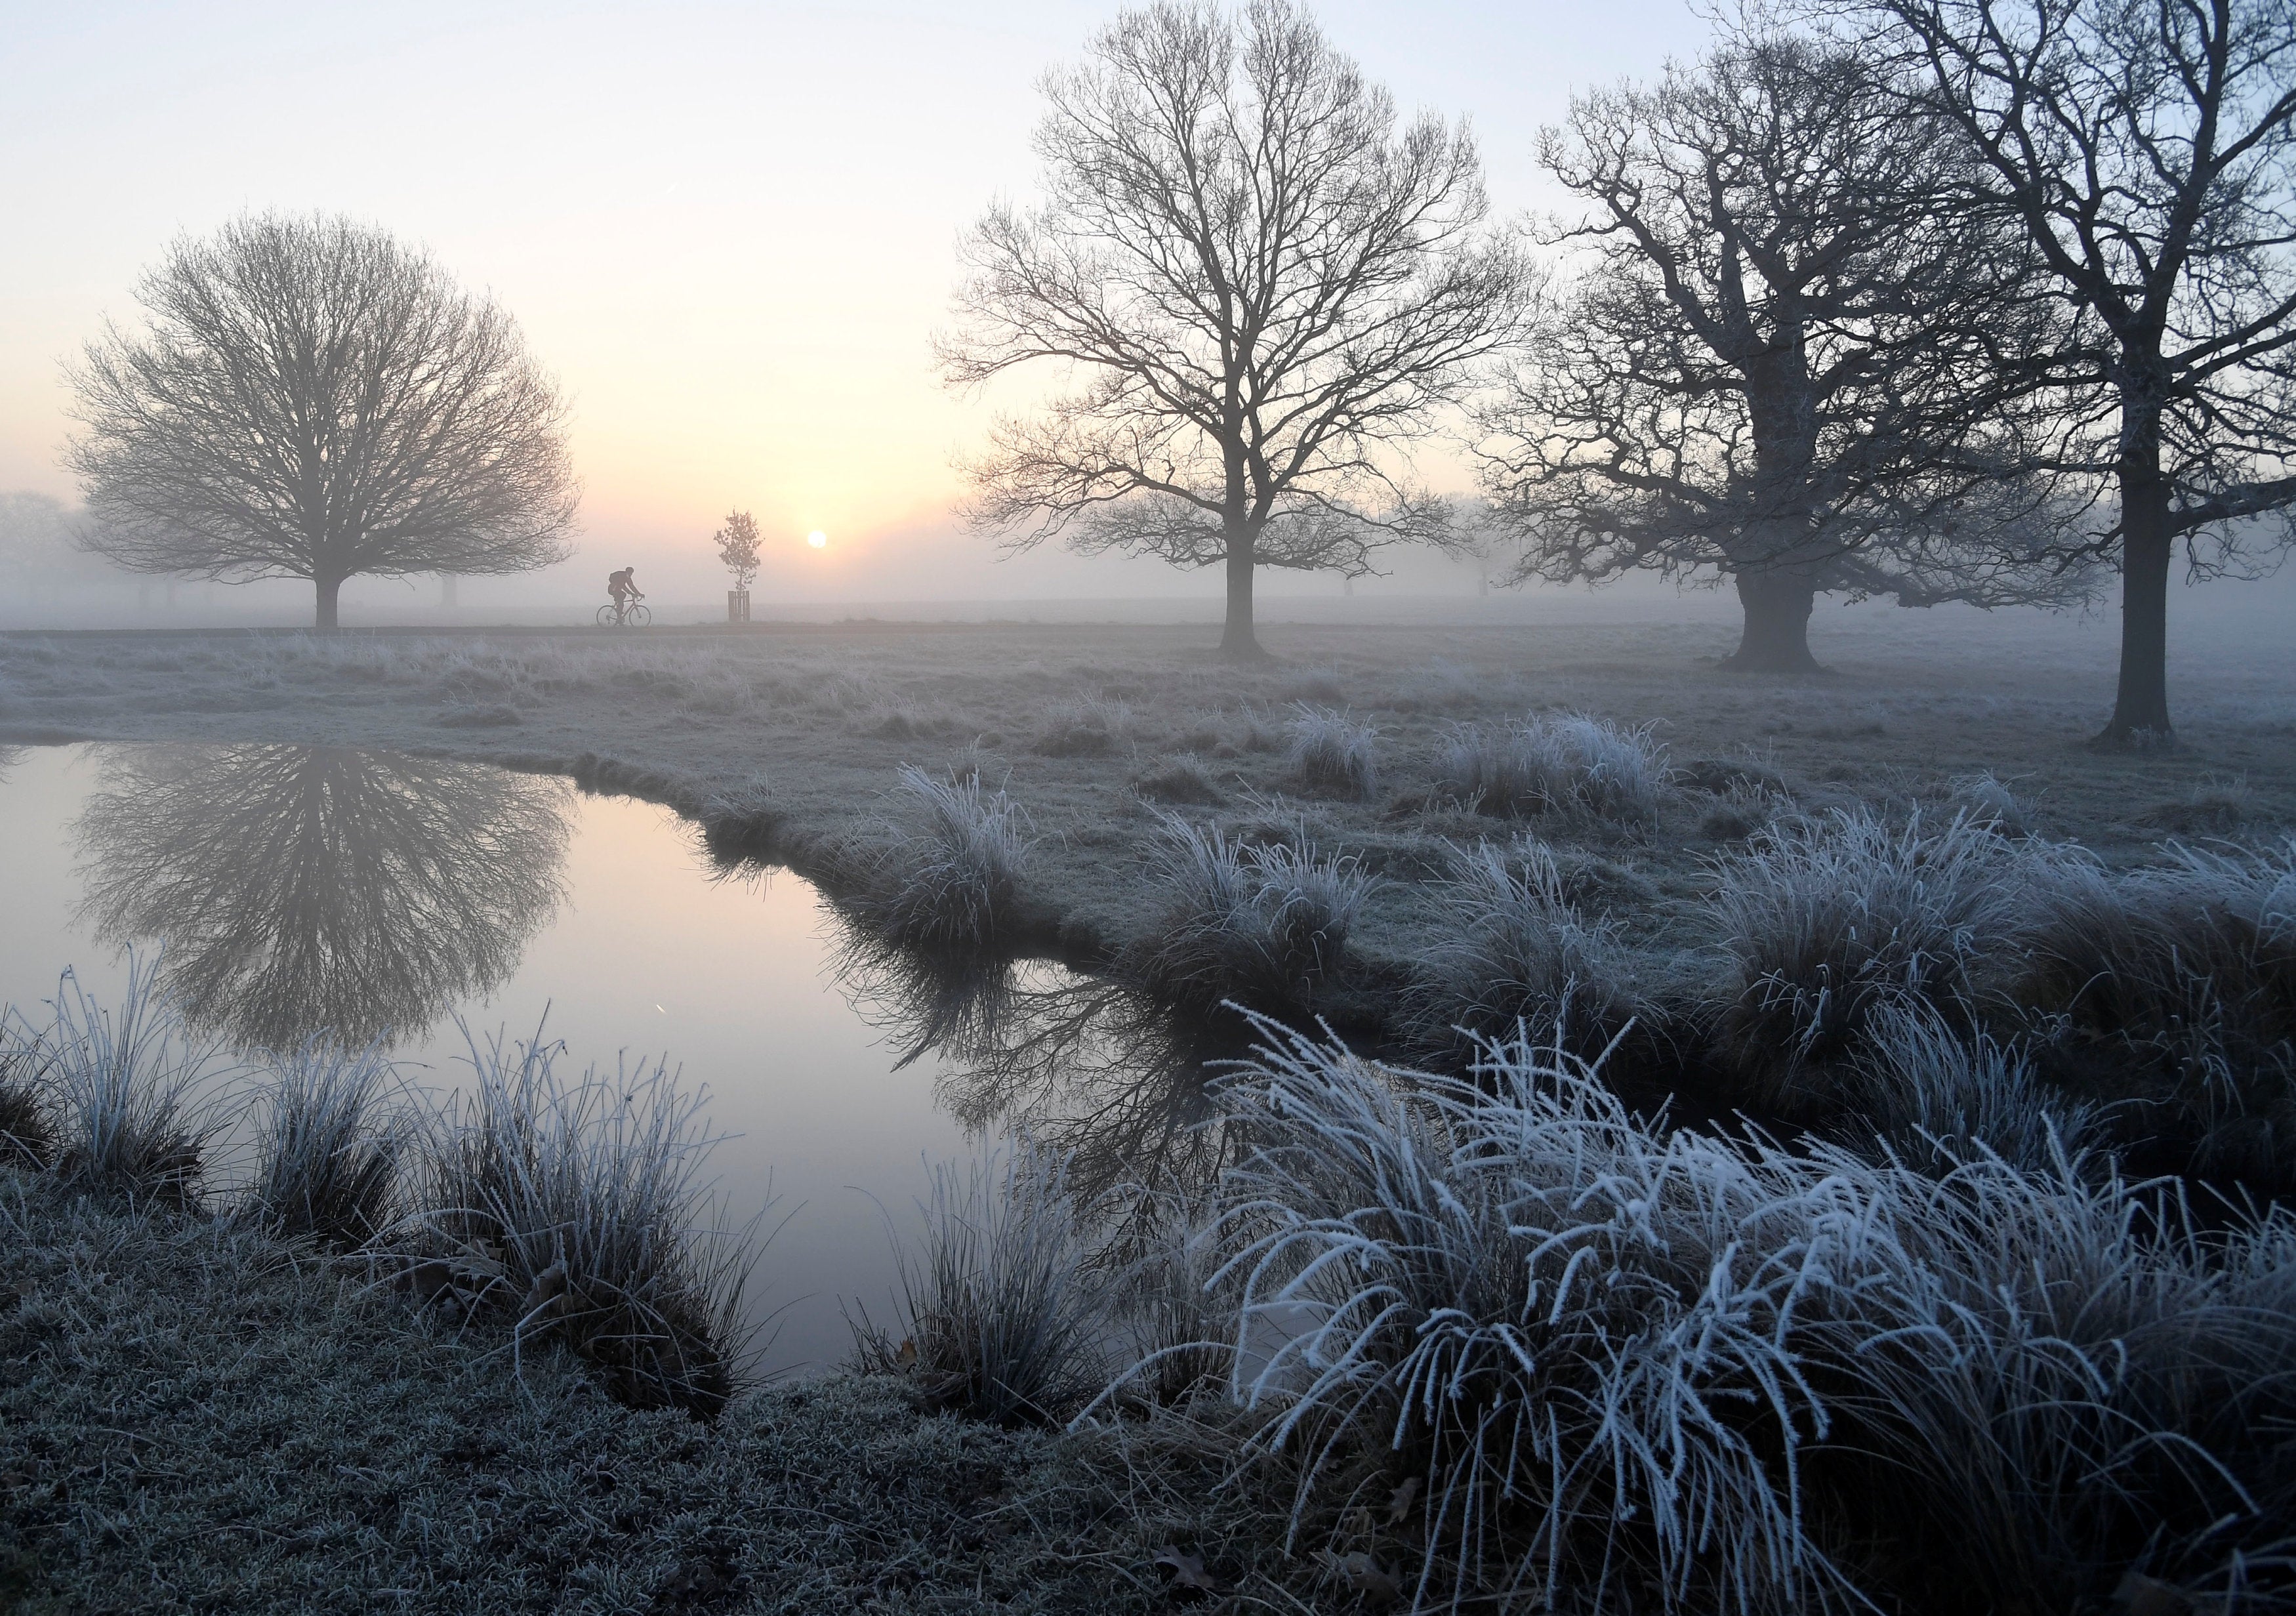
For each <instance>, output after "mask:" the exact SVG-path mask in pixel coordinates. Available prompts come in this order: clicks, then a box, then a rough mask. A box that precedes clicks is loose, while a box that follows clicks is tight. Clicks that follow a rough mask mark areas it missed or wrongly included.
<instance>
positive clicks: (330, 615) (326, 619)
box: [311, 578, 343, 628]
mask: <svg viewBox="0 0 2296 1616" xmlns="http://www.w3.org/2000/svg"><path fill="white" fill-rule="evenodd" d="M311 581H312V582H313V583H314V584H315V585H316V586H317V587H318V591H319V627H320V628H335V627H337V626H338V625H337V623H336V621H335V597H336V595H339V594H340V593H341V592H342V587H343V580H342V579H340V578H313V579H312V580H311Z"/></svg>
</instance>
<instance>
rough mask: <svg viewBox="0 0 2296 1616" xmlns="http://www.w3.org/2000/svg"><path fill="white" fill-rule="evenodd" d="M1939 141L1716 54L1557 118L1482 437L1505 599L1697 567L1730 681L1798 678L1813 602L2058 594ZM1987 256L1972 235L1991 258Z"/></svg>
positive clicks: (1982, 284) (2034, 318) (1737, 47)
mask: <svg viewBox="0 0 2296 1616" xmlns="http://www.w3.org/2000/svg"><path fill="white" fill-rule="evenodd" d="M1952 147H1953V140H1952V136H1951V131H1950V130H1948V129H1946V128H1944V127H1941V126H1939V124H1938V123H1937V122H1936V121H1935V120H1933V119H1922V118H1920V117H1918V116H1915V115H1911V114H1908V113H1907V111H1906V110H1905V108H1904V106H1903V103H1902V101H1901V100H1900V99H1898V98H1893V97H1891V96H1890V95H1888V94H1884V93H1883V90H1882V86H1880V85H1878V84H1877V82H1876V81H1875V78H1874V74H1873V73H1872V72H1871V71H1870V70H1868V68H1867V67H1866V65H1865V64H1864V63H1863V62H1861V61H1859V60H1858V59H1857V57H1856V56H1855V55H1854V54H1852V53H1848V52H1842V51H1833V50H1827V49H1825V48H1821V47H1817V46H1814V45H1810V44H1808V43H1807V42H1802V41H1797V40H1793V39H1791V38H1783V37H1769V38H1757V39H1752V40H1747V41H1741V42H1739V43H1736V44H1734V45H1730V46H1728V47H1726V48H1725V49H1723V50H1721V51H1719V52H1718V53H1715V54H1714V55H1713V56H1712V57H1710V59H1709V60H1708V61H1706V62H1703V63H1702V64H1698V65H1695V66H1687V67H1676V68H1672V69H1669V71H1668V73H1667V75H1666V77H1665V78H1664V79H1663V80H1662V81H1661V83H1660V84H1659V86H1657V87H1656V88H1654V89H1651V90H1636V89H1632V88H1621V89H1618V90H1612V91H1605V92H1601V93H1597V94H1588V95H1585V96H1581V97H1579V99H1578V100H1577V101H1575V102H1574V103H1572V107H1571V111H1570V120H1569V125H1568V127H1567V128H1566V129H1549V130H1548V131H1547V132H1546V136H1545V139H1544V141H1543V144H1542V151H1541V156H1542V159H1543V160H1544V162H1545V164H1546V167H1547V168H1548V169H1549V170H1550V171H1551V172H1553V174H1554V176H1555V177H1556V178H1557V179H1559V180H1560V181H1561V182H1562V184H1563V185H1565V186H1566V187H1568V188H1569V189H1570V191H1571V192H1572V193H1575V194H1576V195H1577V196H1578V197H1579V198H1581V199H1583V201H1585V202H1586V203H1587V215H1586V217H1584V218H1583V219H1582V220H1578V221H1570V222H1559V223H1557V224H1555V225H1554V226H1549V227H1548V228H1547V229H1546V231H1545V232H1543V234H1544V235H1545V237H1546V240H1547V242H1549V244H1551V245H1557V246H1561V247H1562V248H1563V249H1565V250H1566V251H1567V252H1568V253H1570V255H1571V258H1573V259H1574V260H1575V262H1576V265H1577V267H1578V270H1579V273H1578V274H1577V275H1576V276H1575V278H1574V280H1573V281H1572V282H1571V283H1570V284H1569V285H1567V286H1566V287H1564V288H1563V289H1562V291H1560V292H1559V294H1558V295H1557V296H1556V297H1555V298H1554V299H1553V300H1552V301H1551V302H1550V303H1549V304H1548V305H1547V306H1546V308H1544V309H1543V310H1542V312H1541V315H1540V318H1539V328H1538V332H1537V334H1536V335H1535V336H1534V338H1533V340H1532V341H1531V342H1530V343H1529V347H1528V350H1527V357H1526V358H1525V360H1524V361H1523V362H1522V364H1521V365H1520V366H1519V367H1518V368H1517V369H1516V371H1515V372H1514V373H1513V376H1512V378H1511V380H1510V383H1509V385H1508V387H1507V389H1506V390H1505V395H1504V397H1503V398H1500V399H1499V400H1497V402H1496V403H1495V404H1494V405H1493V406H1491V407H1489V408H1488V410H1487V411H1486V412H1485V414H1484V424H1485V425H1486V426H1487V427H1488V429H1489V431H1490V437H1489V438H1488V439H1487V440H1486V442H1485V446H1484V447H1485V451H1486V483H1487V486H1488V489H1489V491H1490V492H1491V494H1492V496H1493V505H1494V510H1495V513H1496V514H1497V519H1498V526H1499V528H1500V529H1501V531H1502V532H1503V533H1504V532H1508V531H1512V532H1513V535H1514V536H1515V537H1517V538H1518V540H1519V541H1520V542H1521V546H1522V547H1521V557H1520V560H1519V562H1518V563H1517V566H1516V569H1515V571H1514V574H1513V579H1512V581H1515V582H1521V581H1522V580H1523V579H1524V578H1532V577H1538V578H1550V579H1555V580H1562V579H1572V578H1584V579H1588V580H1596V579H1601V578H1609V577H1613V576H1616V575H1618V574H1620V573H1622V572H1625V571H1628V570H1631V569H1636V568H1648V569H1653V570H1659V571H1661V572H1662V573H1665V574H1668V575H1669V576H1677V577H1678V576H1685V575H1695V574H1698V573H1700V572H1718V573H1720V574H1722V575H1724V576H1726V577H1729V578H1732V579H1733V581H1734V583H1735V585H1736V587H1737V591H1738V595H1739V599H1740V602H1741V603H1742V605H1743V611H1744V628H1743V635H1742V637H1741V639H1740V642H1739V645H1738V649H1737V652H1736V653H1735V654H1734V656H1733V657H1732V658H1731V659H1730V663H1731V665H1732V666H1734V667H1736V668H1740V669H1762V670H1773V671H1790V670H1794V669H1809V668H1814V667H1816V663H1815V662H1814V661H1813V660H1812V659H1811V656H1810V652H1809V643H1808V622H1809V615H1810V611H1811V607H1812V604H1813V602H1814V601H1815V599H1816V596H1817V595H1819V594H1821V593H1841V594H1844V595H1850V596H1852V597H1863V596H1869V595H1889V596H1894V597H1895V598H1897V599H1898V600H1899V601H1900V602H1902V603H1906V604H1909V605H1926V604H1930V603H1936V602H1939V601H1947V600H1962V601H1972V602H1976V603H1980V604H1997V603H2003V602H2006V601H2013V600H2021V599H2028V598H2031V597H2032V596H2033V595H2036V594H2044V595H2046V594H2054V593H2060V592H2062V591H2064V590H2066V589H2067V588H2068V587H2073V586H2071V585H2069V582H2068V580H2067V579H2066V578H2063V577H2062V576H2059V575H2053V574H2051V573H2049V572H2047V571H2046V570H2044V569H2042V568H2041V567H2040V566H2039V565H2038V563H2039V562H2040V561H2041V560H2042V552H2043V550H2044V547H2045V546H2046V542H2047V540H2048V538H2049V537H2050V534H2051V529H2050V527H2049V525H2048V519H2049V517H2050V516H2051V515H2052V514H2053V513H2054V506H2053V504H2052V503H2051V502H2050V500H2049V499H2048V498H2047V494H2048V488H2047V485H2046V482H2045V481H2043V480H2039V479H2038V478H2036V477H2034V476H2031V475H2030V474H2021V473H2024V472H2026V469H2027V468H2028V466H2029V465H2030V462H2031V461H2032V460H2033V459H2034V458H2035V452H2036V449H2037V447H2039V446H2038V445H2037V444H2036V443H2035V442H2034V441H2033V440H2032V439H2030V437H2029V435H2028V434H2027V433H2026V432H2025V431H2022V430H2021V429H2022V428H2023V427H2024V426H2025V425H2026V424H2027V423H2028V419H2029V412H2028V411H2027V410H2026V409H2025V408H2024V407H2023V404H2022V401H2023V400H2024V399H2025V398H2027V397H2028V395H2029V393H2030V388H2031V387H2032V385H2033V384H2034V382H2035V380H2036V377H2035V373H2034V371H2033V367H2032V366H2031V365H2030V363H2029V360H2030V355H2031V353H2032V351H2033V350H2034V349H2035V348H2036V347H2037V346H2038V345H2039V344H2040V337H2041V335H2042V333H2043V332H2044V331H2045V330H2046V325H2047V314H2048V311H2047V309H2046V306H2045V305H2044V304H2041V303H2039V302H2038V300H2037V299H2035V298H2034V297H2033V296H2032V295H2031V294H2030V291H2029V290H2028V286H2027V277H2026V275H2025V273H2024V270H2025V267H2024V266H2023V264H2022V263H2021V249H2022V243H2021V241H2020V240H2019V239H2017V238H2016V237H2015V236H2013V235H2008V234H2003V233H2000V232H1995V233H1994V234H1993V235H1992V236H1989V235H1988V234H1986V233H1985V232H1984V230H1983V229H1982V228H1981V227H1980V226H1978V225H1977V224H1975V223H1974V222H1972V220H1970V219H1968V218H1967V217H1962V216H1956V215H1950V214H1948V213H1945V212H1942V211H1940V210H1939V208H1938V207H1937V193H1936V181H1937V178H1938V176H1939V174H1940V173H1941V172H1942V171H1943V170H1944V169H1945V168H1948V167H1949V166H1950V164H1951V162H1952V161H1953V156H1952ZM1996 238H1998V239H1996Z"/></svg>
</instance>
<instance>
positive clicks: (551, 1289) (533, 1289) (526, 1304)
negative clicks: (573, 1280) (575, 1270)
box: [518, 1258, 566, 1318]
mask: <svg viewBox="0 0 2296 1616" xmlns="http://www.w3.org/2000/svg"><path fill="white" fill-rule="evenodd" d="M565 1300H566V1259H564V1258H560V1259H558V1260H557V1261H556V1262H553V1263H552V1264H551V1265H550V1266H549V1267H546V1268H545V1269H543V1270H542V1272H541V1273H539V1274H537V1275H536V1276H534V1284H532V1285H531V1286H530V1287H529V1289H528V1291H527V1292H526V1300H524V1301H522V1302H521V1303H520V1304H519V1308H518V1311H519V1316H520V1317H521V1318H537V1317H539V1318H547V1317H550V1316H551V1315H552V1314H553V1313H555V1312H557V1311H558V1309H559V1308H560V1307H561V1306H562V1304H563V1303H564V1301H565Z"/></svg>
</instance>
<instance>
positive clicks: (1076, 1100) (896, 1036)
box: [837, 919, 1250, 1202]
mask: <svg viewBox="0 0 2296 1616" xmlns="http://www.w3.org/2000/svg"><path fill="white" fill-rule="evenodd" d="M843 924H844V927H845V934H844V936H843V938H842V939H840V947H839V950H838V956H837V957H838V964H839V972H840V978H841V980H842V981H843V984H844V987H845V991H846V994H847V997H849V1000H850V1001H851V1002H852V1004H853V1005H854V1008H855V1010H856V1011H857V1013H859V1014H860V1015H861V1016H862V1017H863V1018H864V1019H865V1020H867V1021H870V1022H871V1023H872V1024H873V1025H876V1026H879V1027H881V1028H883V1029H886V1030H887V1031H888V1032H889V1033H890V1035H891V1036H892V1038H893V1040H894V1044H895V1047H896V1048H897V1049H898V1052H899V1058H900V1063H901V1064H902V1065H904V1066H906V1065H907V1064H909V1063H910V1062H913V1061H915V1060H918V1059H919V1058H921V1057H922V1056H925V1055H928V1054H932V1055H937V1056H938V1057H939V1059H940V1061H941V1062H942V1063H943V1067H944V1070H943V1072H942V1074H941V1077H940V1079H939V1088H940V1098H941V1101H942V1103H944V1104H945V1105H947V1107H948V1109H949V1111H950V1112H951V1113H952V1114H954V1115H955V1118H956V1119H957V1120H958V1121H959V1122H961V1123H962V1124H963V1125H964V1127H965V1128H967V1129H969V1130H972V1131H973V1132H986V1131H988V1130H991V1129H995V1128H1006V1129H1010V1130H1011V1131H1013V1132H1014V1133H1025V1134H1026V1135H1028V1136H1029V1137H1030V1138H1031V1139H1032V1140H1034V1141H1035V1142H1036V1143H1037V1144H1040V1145H1042V1146H1045V1147H1046V1148H1048V1149H1050V1150H1052V1151H1054V1152H1056V1153H1059V1154H1062V1155H1063V1156H1065V1157H1067V1158H1068V1161H1069V1174H1068V1182H1069V1185H1070V1189H1071V1190H1072V1191H1074V1192H1075V1193H1076V1194H1078V1197H1079V1198H1080V1199H1082V1200H1083V1201H1085V1202H1099V1201H1102V1200H1103V1199H1104V1198H1105V1197H1107V1196H1108V1195H1109V1194H1111V1192H1121V1191H1122V1190H1123V1189H1124V1188H1125V1187H1126V1186H1128V1185H1158V1186H1167V1185H1169V1186H1172V1187H1177V1188H1184V1189H1196V1188H1201V1187H1203V1186H1206V1185H1210V1182H1211V1181H1212V1180H1213V1179H1214V1178H1215V1177H1217V1176H1218V1171H1219V1169H1220V1167H1221V1165H1222V1164H1223V1162H1224V1161H1226V1154H1227V1152H1228V1151H1229V1150H1230V1148H1231V1146H1232V1143H1233V1142H1232V1140H1231V1137H1230V1130H1229V1129H1228V1128H1226V1127H1225V1126H1224V1125H1222V1124H1220V1123H1219V1122H1218V1107H1217V1106H1216V1105H1215V1104H1214V1103H1213V1102H1212V1099H1211V1094H1210V1090H1211V1087H1212V1084H1213V1082H1214V1081H1215V1080H1216V1079H1218V1076H1219V1074H1220V1072H1221V1070H1223V1067H1222V1065H1221V1062H1226V1061H1228V1060H1232V1059H1234V1058H1235V1057H1237V1056H1239V1055H1241V1054H1243V1053H1244V1051H1245V1049H1246V1048H1247V1047H1248V1046H1249V1043H1250V1038H1249V1029H1247V1028H1246V1027H1245V1026H1244V1024H1243V1023H1242V1021H1240V1020H1237V1019H1234V1018H1226V1017H1224V1018H1220V1019H1216V1020H1206V1019H1203V1018H1200V1017H1182V1016H1178V1015H1176V1014H1175V1013H1173V1012H1172V1011H1171V1010H1169V1008H1167V1007H1165V1006H1162V1005H1157V1004H1155V1003H1153V1002H1152V1001H1151V1000H1149V999H1147V998H1145V997H1143V996H1142V995H1140V994H1138V993H1136V992H1134V991H1133V990H1132V989H1130V988H1127V987H1125V986H1124V985H1122V984H1121V983H1119V982H1113V981H1108V980H1102V979H1099V978H1095V977H1089V976H1082V975H1078V973H1076V972H1071V971H1069V970H1067V969H1066V968H1064V967H1062V966H1060V965H1057V964H1052V963H1050V962H1048V961H1044V960H1017V961H1015V960H1000V959H993V958H992V959H981V958H979V957H977V956H975V957H970V958H968V957H964V956H942V955H937V954H932V953H926V952H921V951H919V950H916V949H912V948H903V947H897V946H895V945H893V944H890V943H888V942H886V941H884V940H883V939H879V938H876V937H873V936H872V935H871V934H869V933H868V932H867V931H865V930H864V929H862V928H861V927H859V926H858V925H856V924H854V923H852V922H851V921H850V920H849V919H848V920H844V921H843Z"/></svg>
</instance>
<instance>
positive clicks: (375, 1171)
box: [246, 1038, 408, 1250]
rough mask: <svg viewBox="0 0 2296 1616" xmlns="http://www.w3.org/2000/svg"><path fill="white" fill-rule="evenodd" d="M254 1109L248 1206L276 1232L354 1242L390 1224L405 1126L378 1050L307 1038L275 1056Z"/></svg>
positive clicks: (392, 1078) (394, 1084)
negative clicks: (256, 1129)
mask: <svg viewBox="0 0 2296 1616" xmlns="http://www.w3.org/2000/svg"><path fill="white" fill-rule="evenodd" d="M259 1114H260V1117H261V1123H260V1136H259V1138H258V1142H257V1144H256V1156H257V1168H256V1177H255V1181H254V1183H253V1184H252V1185H250V1186H249V1187H248V1191H247V1202H246V1204H247V1208H248V1210H249V1211H250V1212H251V1213H252V1214H253V1215H254V1216H256V1217H257V1218H260V1219H261V1220H262V1221H263V1222H264V1223H265V1224H266V1226H269V1227H270V1228H271V1229H273V1230H274V1231H275V1232H276V1233H278V1234H281V1235H286V1236H289V1237H291V1238H292V1237H298V1236H301V1237H307V1238H310V1239H314V1240H318V1241H322V1242H324V1243H328V1244H330V1245H335V1246H340V1247H343V1248H346V1249H351V1250H356V1249H357V1248H358V1247H360V1246H364V1245H365V1244H366V1243H368V1242H370V1241H372V1240H373V1239H374V1238H376V1237H377V1236H378V1235H382V1234H383V1233H384V1232H385V1231H386V1230H388V1229H389V1226H390V1224H391V1220H392V1216H393V1211H394V1197H395V1195H396V1192H397V1190H398V1166H399V1159H400V1156H401V1154H402V1153H403V1152H404V1150H405V1148H406V1143H407V1136H408V1128H407V1125H406V1120H405V1116H406V1112H405V1107H404V1103H403V1096H402V1095H401V1093H400V1092H399V1085H398V1073H397V1071H396V1070H395V1069H394V1068H393V1067H392V1065H391V1063H390V1062H389V1060H387V1059H386V1058H384V1056H383V1054H382V1053H381V1050H380V1049H378V1048H374V1047H369V1048H366V1049H363V1050H346V1049H344V1048H342V1047H341V1046H339V1045H336V1044H334V1043H333V1042H332V1041H331V1040H328V1039H325V1038H313V1039H310V1040H308V1041H307V1042H306V1043H305V1044H304V1045H303V1046H301V1047H300V1048H299V1049H296V1050H293V1051H291V1052H290V1053H289V1054H284V1055H282V1056H280V1057H278V1058H277V1060H276V1062H275V1066H274V1070H273V1073H272V1076H271V1079H270V1081H269V1082H268V1084H267V1085H266V1087H265V1094H264V1097H263V1101H262V1103H261V1106H260V1112H259Z"/></svg>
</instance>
